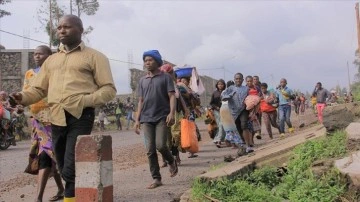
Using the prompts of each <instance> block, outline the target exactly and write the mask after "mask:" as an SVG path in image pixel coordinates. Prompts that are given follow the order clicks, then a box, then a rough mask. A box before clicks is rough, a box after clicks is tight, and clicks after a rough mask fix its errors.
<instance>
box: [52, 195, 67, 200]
mask: <svg viewBox="0 0 360 202" xmlns="http://www.w3.org/2000/svg"><path fill="white" fill-rule="evenodd" d="M62 199H64V194H60V195H59V194H57V195H55V196H52V197H50V198H49V201H58V200H62Z"/></svg>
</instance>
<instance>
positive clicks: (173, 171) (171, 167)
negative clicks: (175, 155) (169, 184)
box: [169, 161, 179, 177]
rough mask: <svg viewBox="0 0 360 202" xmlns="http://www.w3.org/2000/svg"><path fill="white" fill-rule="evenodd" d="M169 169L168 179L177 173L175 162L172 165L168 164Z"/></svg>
mask: <svg viewBox="0 0 360 202" xmlns="http://www.w3.org/2000/svg"><path fill="white" fill-rule="evenodd" d="M169 167H170V168H169V171H170V177H175V176H176V175H177V173H178V171H179V169H178V167H177V163H176V161H174V162H173V164H172V165H171V164H170V166H169Z"/></svg>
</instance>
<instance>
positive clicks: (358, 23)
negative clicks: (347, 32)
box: [355, 3, 360, 56]
mask: <svg viewBox="0 0 360 202" xmlns="http://www.w3.org/2000/svg"><path fill="white" fill-rule="evenodd" d="M355 10H356V28H357V37H358V49H357V51H358V52H357V53H358V56H360V15H359V3H356V4H355Z"/></svg>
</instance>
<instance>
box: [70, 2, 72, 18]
mask: <svg viewBox="0 0 360 202" xmlns="http://www.w3.org/2000/svg"><path fill="white" fill-rule="evenodd" d="M70 15H72V0H70Z"/></svg>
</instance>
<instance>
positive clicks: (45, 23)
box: [37, 0, 65, 46]
mask: <svg viewBox="0 0 360 202" xmlns="http://www.w3.org/2000/svg"><path fill="white" fill-rule="evenodd" d="M43 1H44V4H43V5H41V7H40V8H39V10H38V12H37V14H38V20H39V22H40V24H41V28H42V29H44V30H45V31H46V33H47V34H48V35H49V44H50V46H58V45H59V44H60V41H59V39H58V37H57V35H56V28H57V26H58V24H59V21H60V18H61V17H62V16H64V13H65V12H64V9H65V8H64V7H62V8H61V7H60V6H59V5H58V3H57V1H56V0H43Z"/></svg>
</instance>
